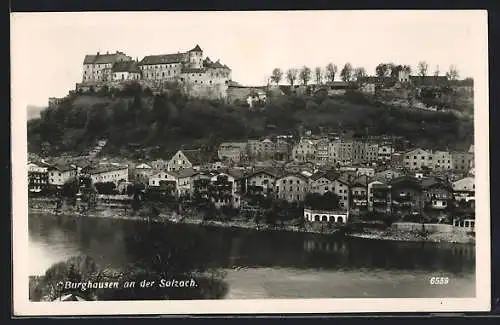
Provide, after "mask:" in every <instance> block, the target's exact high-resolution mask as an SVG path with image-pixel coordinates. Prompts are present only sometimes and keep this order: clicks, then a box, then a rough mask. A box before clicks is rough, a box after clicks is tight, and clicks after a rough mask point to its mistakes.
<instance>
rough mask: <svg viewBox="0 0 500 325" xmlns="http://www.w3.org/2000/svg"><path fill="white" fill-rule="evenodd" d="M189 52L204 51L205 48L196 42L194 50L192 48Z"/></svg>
mask: <svg viewBox="0 0 500 325" xmlns="http://www.w3.org/2000/svg"><path fill="white" fill-rule="evenodd" d="M189 52H203V50H202V49H201V47H200V46H199V45H198V44H196V46H195V47H194V48H193V49H192V50H190V51H189Z"/></svg>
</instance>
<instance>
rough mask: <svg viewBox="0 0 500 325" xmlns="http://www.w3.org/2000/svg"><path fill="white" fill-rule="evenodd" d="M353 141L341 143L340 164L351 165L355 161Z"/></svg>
mask: <svg viewBox="0 0 500 325" xmlns="http://www.w3.org/2000/svg"><path fill="white" fill-rule="evenodd" d="M353 147H354V144H353V141H341V142H340V143H339V159H338V160H339V162H340V163H341V164H343V165H347V164H350V163H351V162H352V160H353Z"/></svg>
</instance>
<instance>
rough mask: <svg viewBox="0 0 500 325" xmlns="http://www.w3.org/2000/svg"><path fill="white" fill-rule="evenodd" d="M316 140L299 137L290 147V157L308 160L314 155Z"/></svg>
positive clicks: (297, 159)
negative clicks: (291, 147)
mask: <svg viewBox="0 0 500 325" xmlns="http://www.w3.org/2000/svg"><path fill="white" fill-rule="evenodd" d="M316 141H317V140H313V139H308V138H301V139H300V141H299V142H298V143H297V144H296V145H295V146H294V147H293V149H292V159H293V160H296V161H310V160H312V159H314V157H315V156H316Z"/></svg>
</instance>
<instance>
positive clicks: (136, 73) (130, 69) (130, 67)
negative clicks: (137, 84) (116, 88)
mask: <svg viewBox="0 0 500 325" xmlns="http://www.w3.org/2000/svg"><path fill="white" fill-rule="evenodd" d="M141 76H142V71H141V69H139V67H138V65H137V62H136V61H121V62H116V63H115V64H113V66H112V68H111V80H113V81H125V80H140V79H141Z"/></svg>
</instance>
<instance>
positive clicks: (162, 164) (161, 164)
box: [149, 159, 169, 170]
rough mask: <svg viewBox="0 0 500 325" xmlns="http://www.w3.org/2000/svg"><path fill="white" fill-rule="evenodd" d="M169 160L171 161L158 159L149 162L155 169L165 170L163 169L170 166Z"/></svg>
mask: <svg viewBox="0 0 500 325" xmlns="http://www.w3.org/2000/svg"><path fill="white" fill-rule="evenodd" d="M168 162H169V161H168V160H164V159H157V160H154V161H151V162H150V163H149V165H150V166H151V167H152V168H153V169H155V170H163V169H167V168H168Z"/></svg>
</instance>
